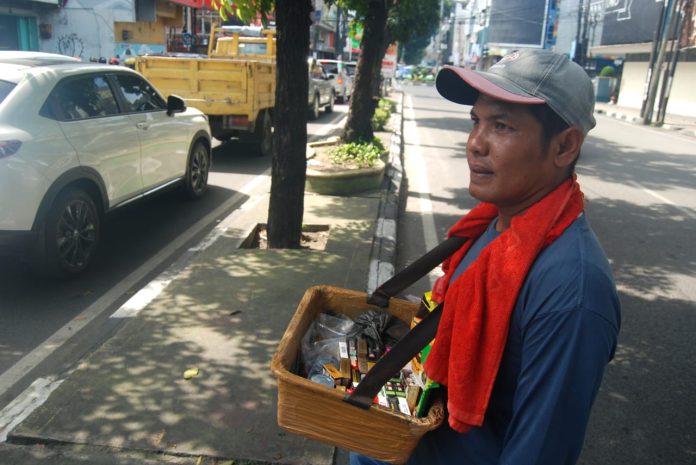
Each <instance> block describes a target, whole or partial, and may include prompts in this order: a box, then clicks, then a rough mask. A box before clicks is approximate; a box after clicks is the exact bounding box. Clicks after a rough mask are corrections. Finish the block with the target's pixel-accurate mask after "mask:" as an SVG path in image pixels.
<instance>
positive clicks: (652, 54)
mask: <svg viewBox="0 0 696 465" xmlns="http://www.w3.org/2000/svg"><path fill="white" fill-rule="evenodd" d="M666 1H667V0H663V1H662V2H661V4H662V7H661V8H660V19H659V20H658V21H657V27H656V28H655V34H653V43H652V49H651V50H650V60H649V63H648V72H647V74H646V75H645V86H644V88H643V102H642V103H641V105H640V117H641V118H643V117H645V110H646V108H647V107H648V94H649V92H650V85H651V83H652V78H653V66H655V58H656V57H657V45H658V44H659V43H660V38H661V37H662V29H663V22H664V19H665V2H666Z"/></svg>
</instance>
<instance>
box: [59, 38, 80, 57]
mask: <svg viewBox="0 0 696 465" xmlns="http://www.w3.org/2000/svg"><path fill="white" fill-rule="evenodd" d="M84 51H85V44H84V42H82V39H80V38H79V37H78V36H77V34H75V33H74V32H73V33H72V34H69V35H62V36H60V37H58V53H60V54H61V55H67V56H70V57H80V58H82V53H83V52H84Z"/></svg>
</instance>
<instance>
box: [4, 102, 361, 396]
mask: <svg viewBox="0 0 696 465" xmlns="http://www.w3.org/2000/svg"><path fill="white" fill-rule="evenodd" d="M347 110H348V106H347V105H336V106H335V111H334V113H333V114H325V113H324V112H322V113H321V116H320V118H319V119H318V120H317V121H314V122H310V123H308V125H307V131H308V136H309V139H310V140H312V139H313V138H316V137H319V136H321V135H325V134H327V132H329V131H335V130H337V129H338V128H340V127H341V126H340V125H339V124H340V122H341V121H342V120H343V118H344V117H345V115H346V114H347ZM270 166H271V159H270V158H268V157H266V158H263V157H259V156H257V155H256V154H255V153H254V150H253V149H252V147H250V146H249V145H244V144H238V143H227V144H222V145H220V144H219V143H217V142H215V144H214V148H213V168H212V171H211V173H210V176H209V184H210V190H209V192H208V193H207V194H206V195H205V196H204V197H203V198H201V199H198V200H196V201H187V200H184V199H183V197H182V196H181V195H180V194H179V192H177V191H171V192H167V193H163V194H161V195H158V196H156V197H153V198H148V199H145V200H144V201H141V202H136V203H133V204H131V205H128V206H126V207H124V208H122V209H119V210H116V211H115V212H113V213H112V214H110V215H108V216H107V218H106V221H105V224H104V228H103V242H102V244H101V246H100V250H99V253H98V256H97V258H96V260H95V262H94V264H93V266H92V267H91V268H90V269H89V270H88V272H87V273H85V275H83V276H81V277H80V278H78V279H73V280H52V279H48V278H42V277H39V276H37V275H35V274H34V273H33V272H32V271H31V270H30V269H29V268H28V267H27V266H26V265H24V264H23V263H21V262H19V261H16V260H12V259H9V258H5V257H2V258H0V410H2V408H3V407H4V406H5V405H7V404H8V403H9V402H10V401H12V399H14V398H15V397H16V396H17V395H19V393H21V392H22V391H23V390H24V389H25V388H26V387H27V386H28V385H29V384H31V383H32V382H33V381H34V380H35V379H36V378H38V377H51V376H59V375H61V374H63V373H65V372H66V371H68V370H70V369H73V368H74V367H75V366H76V363H77V361H79V360H80V359H81V358H82V357H84V356H85V355H86V354H87V353H89V352H90V351H92V350H94V348H95V347H97V346H99V345H100V344H101V343H102V342H103V341H104V340H105V339H106V338H108V337H109V336H110V335H112V334H113V333H114V332H115V331H117V330H118V328H119V327H120V326H121V325H122V324H123V318H112V316H114V315H115V314H114V312H116V311H117V310H118V309H119V308H120V307H122V306H124V303H127V302H128V303H129V304H130V302H132V301H133V300H138V297H139V296H140V295H141V294H142V291H141V289H143V287H144V286H146V285H148V283H150V284H149V285H150V287H152V283H153V280H154V282H155V283H160V285H161V283H166V279H164V280H163V279H162V278H161V276H163V273H164V275H166V270H168V269H169V270H170V272H171V269H172V268H174V269H176V268H177V261H179V262H181V261H182V260H183V261H185V260H186V257H187V254H190V253H189V252H188V251H189V250H190V249H191V248H192V247H194V246H195V245H196V244H198V243H199V242H200V241H201V240H202V239H203V238H204V237H205V236H206V234H208V233H210V232H211V230H213V229H214V227H215V226H216V224H218V223H219V222H221V221H223V220H224V218H225V217H226V216H228V215H230V214H232V213H234V212H239V211H240V209H243V208H249V207H250V206H251V207H253V200H254V199H256V198H258V197H259V196H261V195H262V194H264V193H266V192H268V190H269V189H270ZM178 266H179V267H181V266H182V265H181V263H179V264H178ZM155 287H157V286H155ZM139 291H140V293H139ZM133 296H136V297H133ZM132 298H133V299H132ZM129 299H131V300H129ZM140 305H142V304H140ZM121 311H123V310H121ZM116 315H118V314H116Z"/></svg>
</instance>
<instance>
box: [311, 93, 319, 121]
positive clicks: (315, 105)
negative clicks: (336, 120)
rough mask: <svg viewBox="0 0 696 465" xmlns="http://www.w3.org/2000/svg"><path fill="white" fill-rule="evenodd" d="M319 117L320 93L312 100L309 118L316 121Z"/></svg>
mask: <svg viewBox="0 0 696 465" xmlns="http://www.w3.org/2000/svg"><path fill="white" fill-rule="evenodd" d="M318 118H319V95H318V94H314V100H313V101H312V108H310V111H309V119H310V120H312V121H314V120H315V119H318Z"/></svg>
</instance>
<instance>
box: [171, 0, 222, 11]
mask: <svg viewBox="0 0 696 465" xmlns="http://www.w3.org/2000/svg"><path fill="white" fill-rule="evenodd" d="M169 1H170V2H172V3H178V4H179V5H184V6H190V7H191V8H199V9H200V8H205V9H207V10H214V8H213V6H212V5H211V4H210V2H211V1H212V0H169Z"/></svg>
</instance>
